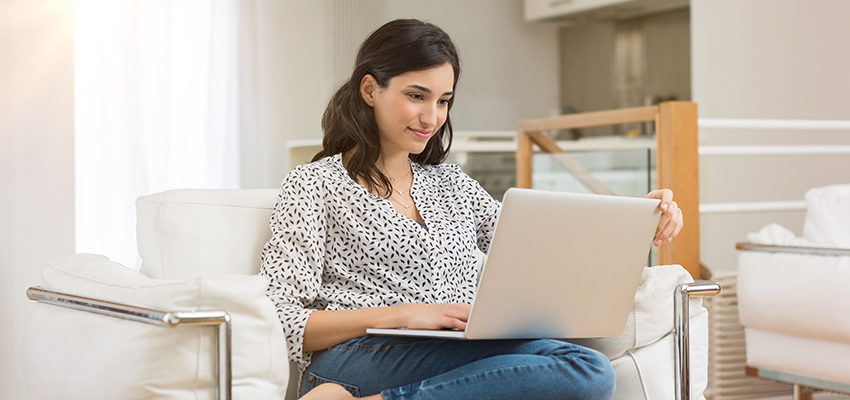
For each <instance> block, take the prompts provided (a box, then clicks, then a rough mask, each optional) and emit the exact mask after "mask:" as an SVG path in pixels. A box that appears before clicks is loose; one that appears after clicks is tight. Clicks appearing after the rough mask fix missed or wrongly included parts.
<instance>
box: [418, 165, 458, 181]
mask: <svg viewBox="0 0 850 400" xmlns="http://www.w3.org/2000/svg"><path fill="white" fill-rule="evenodd" d="M420 168H421V169H422V172H423V173H424V174H426V175H428V176H432V177H435V178H443V179H444V178H458V177H466V176H467V175H466V173H464V172H463V170H462V169H461V168H460V166H459V165H457V164H449V163H440V164H425V165H421V166H420Z"/></svg>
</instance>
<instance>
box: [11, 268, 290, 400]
mask: <svg viewBox="0 0 850 400" xmlns="http://www.w3.org/2000/svg"><path fill="white" fill-rule="evenodd" d="M43 278H44V283H45V285H46V287H47V288H49V289H51V290H56V291H61V292H66V293H71V294H76V295H80V296H86V297H93V298H98V299H103V300H110V301H115V302H121V303H127V304H133V305H137V306H141V307H146V308H153V309H159V310H163V311H174V310H196V309H219V310H224V311H227V312H228V313H229V314H230V316H231V324H232V325H231V328H232V367H233V369H232V373H233V396H234V398H250V399H283V397H284V391H285V389H286V386H287V380H288V376H289V365H288V363H287V361H286V360H287V357H286V350H285V347H284V346H285V341H284V338H283V332H282V330H281V328H280V323H279V322H278V321H277V317H276V315H275V312H274V309H273V306H272V304H271V302H269V300H268V299H267V298H266V297H265V289H266V282H265V281H264V279H263V278H261V277H259V276H256V275H253V276H251V275H243V276H228V277H205V278H196V279H194V280H192V281H174V280H161V279H151V278H148V277H146V276H144V275H143V274H141V273H138V272H136V271H134V270H132V269H129V268H127V267H124V266H122V265H120V264H117V263H114V262H112V261H110V260H109V259H108V258H106V257H103V256H98V255H90V254H79V255H75V256H71V257H66V258H62V259H58V260H54V261H51V262H48V263H47V265H46V266H45V267H44V270H43ZM28 332H29V334H28V336H27V337H26V339H25V343H24V347H25V349H24V351H25V353H27V354H29V356H28V357H26V359H25V360H24V362H23V363H24V365H23V369H24V372H25V374H24V375H25V376H26V377H27V380H28V382H27V383H28V386H29V387H30V389H31V391H32V393H33V394H34V395H35V396H37V398H44V399H59V398H62V399H77V398H79V399H96V398H101V399H157V398H163V399H165V398H167V399H211V398H213V397H214V395H215V384H214V382H215V358H214V356H215V350H214V349H215V347H214V343H215V342H214V333H213V328H211V327H200V326H199V327H190V326H180V327H173V328H169V327H161V326H155V325H148V324H144V323H139V322H134V321H127V320H122V319H118V318H113V317H107V316H102V315H96V314H91V313H87V312H81V311H77V310H69V309H65V308H61V307H56V306H52V305H45V304H36V305H35V307H34V310H33V313H32V316H31V320H30V326H29V328H28ZM42 360H50V361H49V362H42Z"/></svg>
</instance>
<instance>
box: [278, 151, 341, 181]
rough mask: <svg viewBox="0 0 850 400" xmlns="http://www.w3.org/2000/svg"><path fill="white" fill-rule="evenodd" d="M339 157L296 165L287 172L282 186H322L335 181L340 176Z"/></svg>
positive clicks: (338, 155)
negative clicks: (295, 184)
mask: <svg viewBox="0 0 850 400" xmlns="http://www.w3.org/2000/svg"><path fill="white" fill-rule="evenodd" d="M339 157H340V154H336V155H332V156H327V157H325V158H322V159H319V160H316V161H313V162H309V163H306V164H301V165H298V166H296V167H295V168H293V169H292V170H291V171H289V173H288V174H287V175H286V177H284V179H283V183H282V184H284V185H285V184H287V183H289V184H294V183H297V184H300V185H304V186H317V185H322V186H323V185H324V184H325V183H326V182H328V181H337V180H339V179H340V175H341V174H340V173H339V168H338V166H337V164H339V163H340V160H339Z"/></svg>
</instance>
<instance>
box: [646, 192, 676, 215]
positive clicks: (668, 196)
mask: <svg viewBox="0 0 850 400" xmlns="http://www.w3.org/2000/svg"><path fill="white" fill-rule="evenodd" d="M646 198H648V199H658V200H661V203H660V204H659V205H658V207H659V208H661V211H663V212H666V211H667V209H668V208H670V205H671V204H672V203H673V191H672V190H670V189H658V190H653V191H651V192H649V194H647V195H646Z"/></svg>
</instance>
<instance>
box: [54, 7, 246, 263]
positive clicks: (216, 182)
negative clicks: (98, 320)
mask: <svg viewBox="0 0 850 400" xmlns="http://www.w3.org/2000/svg"><path fill="white" fill-rule="evenodd" d="M75 6H76V8H75V47H76V48H75V54H74V56H75V61H74V75H75V99H74V102H75V111H74V112H75V133H74V141H75V168H76V170H75V177H76V182H75V189H76V193H75V198H76V204H75V208H76V250H77V252H93V253H99V254H104V255H107V256H108V257H110V258H112V259H113V260H115V261H118V262H120V263H122V264H125V265H127V266H131V267H136V268H138V265H139V259H138V253H137V250H136V242H135V224H136V217H135V203H134V202H135V199H136V198H137V197H138V196H140V195H143V194H148V193H153V192H159V191H163V190H168V189H175V188H235V187H239V185H240V182H239V180H240V179H239V176H240V174H239V164H240V162H239V135H238V128H239V123H240V121H239V110H238V107H239V101H238V99H239V84H238V83H239V79H238V73H239V71H238V67H239V66H240V62H239V58H238V57H239V51H238V50H239V49H238V46H237V39H238V34H239V27H238V20H239V15H238V9H237V7H238V6H239V3H238V1H237V0H221V1H210V0H173V1H172V0H122V1H115V0H76V3H75ZM242 65H244V63H243V64H242ZM47 145H49V144H47Z"/></svg>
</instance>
